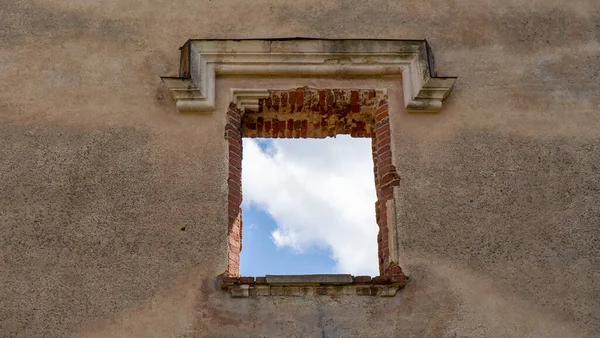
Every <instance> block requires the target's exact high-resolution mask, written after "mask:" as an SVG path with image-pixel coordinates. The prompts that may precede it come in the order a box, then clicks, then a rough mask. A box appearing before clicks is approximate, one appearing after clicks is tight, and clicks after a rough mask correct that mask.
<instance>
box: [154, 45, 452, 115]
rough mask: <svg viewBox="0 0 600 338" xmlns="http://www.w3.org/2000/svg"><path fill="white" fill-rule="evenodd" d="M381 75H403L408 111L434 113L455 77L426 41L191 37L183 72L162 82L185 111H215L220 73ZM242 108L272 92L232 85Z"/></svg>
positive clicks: (184, 49)
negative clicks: (438, 65) (439, 69)
mask: <svg viewBox="0 0 600 338" xmlns="http://www.w3.org/2000/svg"><path fill="white" fill-rule="evenodd" d="M219 75H221V76H241V77H255V78H256V77H259V78H267V77H268V78H272V77H320V78H357V77H362V78H365V77H366V78H379V77H386V76H401V77H402V88H403V92H404V102H405V105H406V110H407V111H408V112H410V113H435V112H439V111H440V110H441V109H442V102H443V101H444V99H445V98H446V97H447V96H448V94H449V93H450V91H451V90H452V86H453V85H454V82H455V80H456V78H455V77H436V73H435V65H434V59H433V54H432V53H431V50H430V48H429V45H428V44H427V41H425V40H320V39H275V40H189V41H188V42H186V44H185V45H184V46H183V47H181V63H180V71H179V77H163V78H162V79H163V81H164V83H165V85H166V86H167V88H168V89H169V91H170V92H171V95H172V97H173V99H174V100H175V101H176V103H177V108H178V109H179V111H180V112H181V113H210V112H213V111H214V110H215V101H216V98H215V80H216V77H217V76H219ZM232 97H233V100H234V102H236V103H238V107H239V108H244V107H251V108H254V107H256V105H257V102H258V99H259V98H265V97H268V91H267V90H266V89H265V90H256V89H253V90H250V89H232Z"/></svg>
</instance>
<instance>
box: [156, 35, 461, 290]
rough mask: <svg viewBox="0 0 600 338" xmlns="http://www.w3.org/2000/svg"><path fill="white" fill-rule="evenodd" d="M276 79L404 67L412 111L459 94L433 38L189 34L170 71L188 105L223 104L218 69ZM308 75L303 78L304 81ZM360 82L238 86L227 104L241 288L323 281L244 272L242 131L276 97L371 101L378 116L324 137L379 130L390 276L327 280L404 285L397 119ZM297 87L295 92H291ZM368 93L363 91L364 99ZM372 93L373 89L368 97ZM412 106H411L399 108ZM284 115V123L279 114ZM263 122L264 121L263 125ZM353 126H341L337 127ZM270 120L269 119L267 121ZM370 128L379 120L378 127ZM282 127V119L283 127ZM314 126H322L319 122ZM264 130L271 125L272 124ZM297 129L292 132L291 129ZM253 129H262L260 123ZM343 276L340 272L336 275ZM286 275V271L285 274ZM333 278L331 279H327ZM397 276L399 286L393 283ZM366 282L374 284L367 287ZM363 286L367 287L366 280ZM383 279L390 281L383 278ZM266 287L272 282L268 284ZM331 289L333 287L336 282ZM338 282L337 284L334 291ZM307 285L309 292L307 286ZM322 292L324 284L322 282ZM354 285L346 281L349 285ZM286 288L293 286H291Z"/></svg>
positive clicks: (230, 268)
mask: <svg viewBox="0 0 600 338" xmlns="http://www.w3.org/2000/svg"><path fill="white" fill-rule="evenodd" d="M220 75H223V76H238V77H246V78H248V77H250V78H253V79H256V78H259V79H271V78H274V77H294V78H299V80H301V79H303V78H311V77H320V78H331V79H334V78H353V79H355V81H356V83H360V82H361V81H362V80H364V79H377V78H383V77H389V76H396V77H399V78H401V79H402V80H401V81H402V92H403V99H404V100H403V102H404V107H405V110H406V112H407V113H437V112H439V111H440V110H441V108H442V103H443V101H444V99H445V98H446V97H447V96H448V95H449V93H450V91H451V90H452V87H453V85H454V82H455V80H456V78H455V77H437V76H436V73H435V65H434V58H433V54H432V53H431V49H430V47H429V45H428V44H427V41H425V40H324V39H299V38H293V39H269V40H263V39H249V40H188V41H187V42H186V44H185V45H184V46H183V47H181V59H180V72H179V76H178V77H163V78H162V79H163V81H164V83H165V85H166V87H167V88H168V90H169V91H170V92H171V96H172V97H173V100H174V101H175V102H176V105H177V108H178V110H179V112H180V113H182V114H190V113H192V114H212V113H214V112H215V103H216V84H215V83H216V79H217V77H218V76H220ZM299 82H302V81H299ZM358 88H359V87H356V88H351V89H349V88H303V87H300V88H293V89H292V90H291V91H290V88H264V89H236V88H235V87H233V86H232V87H231V88H230V101H231V104H230V105H229V108H228V110H227V113H226V115H227V116H226V125H225V131H224V135H225V140H226V141H227V144H228V148H227V149H228V150H227V151H228V158H229V173H228V177H227V180H228V182H227V183H228V198H227V203H228V209H227V210H228V229H227V262H228V263H227V270H226V271H225V272H224V273H223V274H222V275H221V276H220V277H222V286H223V288H224V289H226V290H229V291H231V293H232V295H233V296H239V297H247V296H249V295H250V294H254V295H257V294H258V295H269V294H282V292H283V291H281V290H280V289H278V287H281V286H282V285H284V286H286V285H287V286H290V285H295V286H298V285H300V286H302V285H304V286H309V285H315V280H314V276H313V279H312V280H310V278H309V280H308V281H307V279H306V276H304V278H299V277H301V276H298V277H296V278H295V277H294V276H286V277H287V278H283V280H284V282H282V280H281V278H279V279H278V276H266V277H257V278H256V279H255V278H254V277H240V276H239V253H240V251H241V246H242V236H241V223H242V220H241V209H240V204H241V200H242V196H241V160H242V145H241V142H242V137H243V134H244V133H245V132H246V133H248V130H247V129H248V128H247V127H248V126H247V125H246V126H245V127H244V123H243V118H244V113H245V112H246V111H248V112H260V111H263V110H264V109H265V108H266V107H267V106H268V105H269V104H270V107H268V109H273V102H274V101H277V102H278V103H279V106H277V107H284V105H283V104H282V102H283V101H282V97H283V96H284V95H285V96H286V101H287V102H288V104H287V106H293V108H298V107H303V109H309V110H315V111H318V110H322V109H323V108H324V107H325V106H326V109H341V110H344V109H345V110H352V111H354V110H357V111H363V110H364V111H369V112H371V114H372V117H373V120H374V124H373V125H372V126H366V127H368V128H367V129H368V130H367V129H365V126H364V125H361V124H357V123H353V124H352V125H346V126H335V127H334V128H333V131H331V130H330V131H329V132H327V133H325V134H326V135H325V134H319V135H318V137H325V136H333V135H335V134H337V133H349V134H350V135H351V136H354V137H357V136H359V135H361V136H363V137H365V136H371V137H373V140H374V141H373V142H372V144H373V160H374V172H375V184H376V191H377V197H378V200H377V202H376V206H375V207H376V219H377V223H378V226H379V230H380V231H379V235H378V252H379V271H380V276H377V277H375V278H371V277H369V276H358V277H352V276H350V275H323V276H321V277H320V279H319V280H320V282H318V283H317V285H321V286H327V285H329V288H325V290H326V292H325V293H322V292H321V293H319V292H318V291H316V293H318V294H327V293H331V292H333V293H335V292H339V290H338V291H335V290H337V289H332V288H331V287H332V286H336V287H339V286H346V289H347V287H348V286H349V287H350V289H351V292H354V290H355V291H356V293H357V294H369V295H388V296H389V295H394V294H395V291H393V290H396V289H398V288H399V287H402V286H403V285H404V275H403V273H402V269H401V267H400V265H399V252H398V242H397V233H398V232H397V231H398V226H399V225H398V224H397V221H396V219H395V211H394V210H395V199H394V189H395V188H396V187H397V186H398V184H399V182H400V178H399V175H398V174H397V172H396V168H395V166H394V164H393V159H394V157H393V153H392V151H393V147H392V144H393V142H392V141H393V135H392V133H391V130H390V123H389V116H390V112H389V105H388V102H387V95H386V92H387V90H386V89H385V88H379V89H377V88H375V89H371V90H365V89H358ZM315 91H316V92H318V93H319V96H320V98H319V99H315V100H313V101H306V100H305V98H306V96H307V94H308V93H314V92H315ZM334 92H336V93H337V94H339V95H338V99H339V98H345V99H341V101H340V100H337V101H336V103H335V104H333V105H332V104H331V102H329V103H324V102H325V101H326V100H325V101H324V100H323V98H324V97H331V96H335V95H336V94H334ZM293 93H294V94H295V98H294V99H293V100H290V98H291V97H292V96H293V95H294V94H293ZM359 97H360V98H361V99H359ZM365 97H366V98H367V99H364V98H365ZM393 113H394V114H396V113H402V112H393ZM278 123H281V121H279V122H278ZM254 127H256V128H258V127H257V126H254ZM281 127H285V128H281V129H282V130H277V131H275V128H272V129H271V131H270V132H271V137H273V136H275V137H294V138H295V137H307V136H308V135H309V127H308V124H307V123H305V122H303V121H301V120H298V121H292V123H291V124H289V125H288V124H286V123H285V122H283V124H282V125H281ZM338 127H339V128H342V129H344V128H346V129H344V130H338V129H336V128H338ZM263 128H264V126H263ZM369 128H370V129H369ZM277 129H279V128H277ZM313 129H314V127H313ZM263 133H264V129H263ZM288 133H289V134H288ZM248 135H249V136H260V135H262V134H259V133H257V132H254V134H253V135H250V134H248ZM336 276H337V278H336ZM279 277H281V276H279ZM327 281H329V282H327ZM390 283H391V285H392V287H390V286H389V285H390ZM365 284H367V285H368V287H367V288H366V289H365V286H364V285H365ZM361 285H362V287H359V286H361ZM382 285H388V286H386V287H382ZM265 290H266V291H265ZM327 290H329V291H327ZM332 290H333V291H332ZM303 292H306V290H305V291H303ZM313 292H315V290H313ZM343 292H345V291H343ZM283 293H285V292H283Z"/></svg>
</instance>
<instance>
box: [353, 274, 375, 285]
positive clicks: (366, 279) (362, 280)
mask: <svg viewBox="0 0 600 338" xmlns="http://www.w3.org/2000/svg"><path fill="white" fill-rule="evenodd" d="M354 283H355V284H371V276H356V277H354Z"/></svg>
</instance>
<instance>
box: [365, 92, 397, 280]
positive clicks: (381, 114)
mask: <svg viewBox="0 0 600 338" xmlns="http://www.w3.org/2000/svg"><path fill="white" fill-rule="evenodd" d="M388 110H389V109H388V104H387V101H385V100H382V101H380V102H379V106H378V107H377V109H376V110H375V113H374V116H375V133H374V134H373V136H372V140H373V141H372V150H373V170H374V173H375V187H376V192H377V202H375V217H376V219H377V225H379V234H378V235H377V245H378V249H379V250H378V252H379V272H380V274H382V275H390V274H393V273H402V270H401V269H400V271H398V269H399V266H398V265H397V264H389V263H388V262H389V255H390V252H389V243H390V242H389V241H390V238H388V226H394V225H393V224H387V222H388V215H387V207H386V204H387V202H388V201H389V200H390V199H393V198H394V195H393V193H394V191H393V187H394V186H395V185H398V184H399V183H400V177H399V176H398V174H397V173H396V167H395V166H394V165H393V164H392V149H391V143H390V140H391V131H390V121H389V120H390V118H389V112H388Z"/></svg>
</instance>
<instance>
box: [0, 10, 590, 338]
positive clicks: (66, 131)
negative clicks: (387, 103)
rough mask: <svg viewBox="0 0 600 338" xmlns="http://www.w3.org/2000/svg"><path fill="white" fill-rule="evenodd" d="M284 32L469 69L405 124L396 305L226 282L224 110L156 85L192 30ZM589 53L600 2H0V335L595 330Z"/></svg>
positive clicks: (397, 143) (396, 126) (236, 34)
mask: <svg viewBox="0 0 600 338" xmlns="http://www.w3.org/2000/svg"><path fill="white" fill-rule="evenodd" d="M293 36H308V37H322V38H398V39H425V38H426V39H428V41H429V42H430V44H431V45H432V48H433V50H434V53H435V54H436V60H437V64H438V71H439V74H440V75H456V76H459V79H458V81H457V84H456V86H455V89H454V91H453V92H452V94H451V96H450V98H449V99H448V100H447V101H446V104H445V108H444V110H443V112H442V113H441V114H439V115H425V116H423V115H408V114H397V115H395V116H393V117H392V123H393V126H392V127H393V130H394V135H395V138H394V147H395V148H394V149H395V152H396V163H397V167H398V170H399V172H400V174H401V175H402V182H401V185H400V189H399V190H398V191H399V192H398V195H397V200H398V206H397V207H398V215H399V219H400V223H401V229H400V230H401V238H402V241H401V246H402V250H403V252H404V257H405V259H406V264H407V265H406V267H407V268H408V270H409V272H410V274H411V281H410V283H409V284H408V285H407V287H406V288H405V289H404V290H402V291H401V292H400V293H399V295H397V296H396V297H395V298H387V299H386V298H377V297H341V298H329V297H327V296H321V297H316V298H278V297H268V298H260V299H237V300H231V299H229V298H228V296H227V295H226V294H225V293H223V292H221V291H219V290H217V289H216V288H215V283H214V277H215V276H216V275H217V274H219V273H220V272H222V271H223V270H224V269H225V264H226V247H225V241H224V239H225V232H226V226H225V225H226V215H225V212H224V211H225V208H226V196H225V194H226V184H225V178H226V171H225V167H226V163H227V162H226V158H225V156H226V145H225V141H224V139H223V137H222V135H223V126H224V123H225V119H224V116H223V115H220V114H214V115H212V116H179V115H178V114H177V111H176V108H175V105H174V104H173V102H171V101H170V98H169V97H168V93H166V91H165V89H164V87H163V86H162V84H161V81H160V79H159V76H160V75H176V74H177V70H178V66H179V52H178V50H177V48H178V47H179V46H181V45H182V44H183V43H184V42H185V41H186V40H187V39H188V38H250V37H253V38H268V37H293ZM599 41H600V2H598V1H596V0H588V1H584V0H579V1H573V2H571V3H569V4H568V5H565V3H564V2H563V1H559V0H533V1H522V0H508V1H503V2H502V3H500V2H498V1H474V0H468V1H446V0H444V1H441V0H440V1H437V0H436V1H427V2H423V1H416V0H407V1H397V2H394V1H361V2H348V1H341V0H336V1H327V2H321V1H306V0H303V1H277V2H273V1H226V0H219V1H217V0H213V1H210V0H209V1H186V2H173V1H148V0H139V1H117V0H114V1H104V2H103V3H96V2H91V1H90V2H84V1H63V0H53V1H52V0H48V1H43V2H42V1H32V2H24V1H15V0H3V1H2V2H1V3H0V336H3V337H4V336H6V337H41V336H48V337H63V336H70V335H74V336H81V337H113V336H114V337H136V336H138V337H196V336H198V337H203V336H208V337H220V336H223V337H228V336H239V337H246V336H257V337H263V336H266V337H280V336H295V337H338V336H348V337H354V336H369V337H405V336H406V337H594V336H598V335H600V317H599V314H600V297H599V296H598V295H599V294H600V283H599V282H598V280H599V278H600V249H599V248H600V228H599V227H600V164H599V163H600V131H599V130H600V119H599V118H598V114H599V112H600V111H599V110H600V42H599ZM184 227H185V230H182V228H184Z"/></svg>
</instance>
